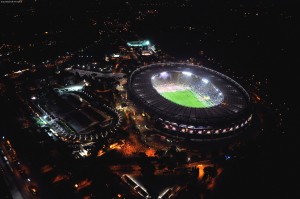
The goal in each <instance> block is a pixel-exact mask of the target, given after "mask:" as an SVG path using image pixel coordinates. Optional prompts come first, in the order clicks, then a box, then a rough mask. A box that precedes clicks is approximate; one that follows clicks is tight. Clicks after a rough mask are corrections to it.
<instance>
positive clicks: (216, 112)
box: [128, 63, 252, 140]
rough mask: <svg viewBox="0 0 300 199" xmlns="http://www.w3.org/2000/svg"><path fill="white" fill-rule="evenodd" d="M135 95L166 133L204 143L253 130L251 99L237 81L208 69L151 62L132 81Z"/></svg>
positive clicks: (130, 90)
mask: <svg viewBox="0 0 300 199" xmlns="http://www.w3.org/2000/svg"><path fill="white" fill-rule="evenodd" d="M128 86H129V93H130V97H131V98H132V100H133V101H134V102H136V103H137V104H138V105H139V107H140V108H142V109H143V110H144V111H146V113H147V114H148V115H149V116H150V117H151V119H152V120H154V121H155V122H156V125H157V126H158V127H159V128H160V129H161V130H162V132H163V133H165V134H167V135H169V136H174V137H177V138H189V139H190V140H202V139H211V138H223V137H228V136H231V135H236V134H237V133H238V132H240V131H241V129H244V128H245V127H247V126H248V124H249V122H250V120H251V118H252V114H251V107H250V97H249V95H248V93H247V92H246V90H245V89H244V88H243V87H242V86H240V85H239V84H238V83H237V82H236V81H234V80H233V79H231V78H229V77H227V76H225V75H223V74H221V73H219V72H217V71H214V70H211V69H209V68H205V67H203V66H198V65H191V64H183V63H159V64H151V65H147V66H143V67H140V68H138V69H136V70H135V71H134V72H133V73H132V74H131V76H130V80H129V85H128Z"/></svg>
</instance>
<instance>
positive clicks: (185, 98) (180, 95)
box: [160, 90, 211, 108]
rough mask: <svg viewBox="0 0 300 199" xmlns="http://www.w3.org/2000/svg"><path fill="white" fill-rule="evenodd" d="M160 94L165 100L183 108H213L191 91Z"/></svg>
mask: <svg viewBox="0 0 300 199" xmlns="http://www.w3.org/2000/svg"><path fill="white" fill-rule="evenodd" d="M160 94H161V95H162V96H163V97H164V98H166V99H168V100H170V101H171V102H174V103H176V104H179V105H181V106H186V107H192V108H206V107H210V106H211V105H210V103H209V102H208V101H205V100H201V99H200V97H199V96H197V95H196V94H194V93H193V92H192V91H190V90H183V91H175V92H163V93H160Z"/></svg>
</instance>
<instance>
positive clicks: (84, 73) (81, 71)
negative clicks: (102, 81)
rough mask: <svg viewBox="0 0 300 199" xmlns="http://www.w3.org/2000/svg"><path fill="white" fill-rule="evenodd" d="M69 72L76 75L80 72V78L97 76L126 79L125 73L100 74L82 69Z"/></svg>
mask: <svg viewBox="0 0 300 199" xmlns="http://www.w3.org/2000/svg"><path fill="white" fill-rule="evenodd" d="M68 71H69V72H72V73H74V74H75V73H76V72H78V74H79V75H80V76H83V75H93V74H95V76H96V77H120V78H121V77H124V75H125V73H100V72H96V71H88V70H81V69H71V70H68Z"/></svg>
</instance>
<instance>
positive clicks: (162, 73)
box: [160, 71, 168, 78]
mask: <svg viewBox="0 0 300 199" xmlns="http://www.w3.org/2000/svg"><path fill="white" fill-rule="evenodd" d="M167 76H168V73H167V72H166V71H165V72H161V73H160V77H162V78H166V77H167Z"/></svg>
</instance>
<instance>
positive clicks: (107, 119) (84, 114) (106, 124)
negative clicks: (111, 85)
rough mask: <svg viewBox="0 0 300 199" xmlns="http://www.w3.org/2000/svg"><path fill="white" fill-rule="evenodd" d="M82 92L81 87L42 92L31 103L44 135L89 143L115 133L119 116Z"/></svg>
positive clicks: (88, 94)
mask: <svg viewBox="0 0 300 199" xmlns="http://www.w3.org/2000/svg"><path fill="white" fill-rule="evenodd" d="M95 98H96V97H95V96H92V94H91V93H88V92H87V91H85V90H84V84H83V85H82V84H78V85H70V86H67V87H64V88H60V89H57V88H55V89H50V88H49V89H45V90H44V91H43V92H41V93H39V95H38V96H37V97H36V99H35V100H34V101H33V102H34V103H33V105H34V107H35V113H36V115H38V118H39V119H40V120H41V121H42V124H44V125H47V126H48V127H49V128H50V132H49V133H48V134H50V135H53V136H54V135H55V136H56V137H59V138H61V139H62V140H64V141H67V142H80V143H82V142H91V141H99V140H101V139H106V138H107V137H109V136H111V135H113V134H115V131H116V129H117V128H118V127H119V126H120V123H121V120H122V116H121V115H119V113H118V112H117V111H116V110H115V109H112V108H110V107H108V106H106V105H103V104H100V103H98V101H97V100H95Z"/></svg>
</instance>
